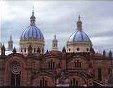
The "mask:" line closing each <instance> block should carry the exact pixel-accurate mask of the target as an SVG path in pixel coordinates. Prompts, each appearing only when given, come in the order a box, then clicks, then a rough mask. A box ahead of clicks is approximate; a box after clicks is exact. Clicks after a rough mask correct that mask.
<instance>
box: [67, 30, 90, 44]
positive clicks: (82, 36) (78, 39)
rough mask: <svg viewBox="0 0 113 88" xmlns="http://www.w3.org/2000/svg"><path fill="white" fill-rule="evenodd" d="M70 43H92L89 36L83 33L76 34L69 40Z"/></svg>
mask: <svg viewBox="0 0 113 88" xmlns="http://www.w3.org/2000/svg"><path fill="white" fill-rule="evenodd" d="M68 41H69V42H91V41H90V39H89V37H88V35H87V34H86V33H85V32H83V31H76V32H74V33H73V34H72V35H71V36H70V38H69V40H68Z"/></svg>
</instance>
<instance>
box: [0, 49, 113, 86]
mask: <svg viewBox="0 0 113 88" xmlns="http://www.w3.org/2000/svg"><path fill="white" fill-rule="evenodd" d="M77 61H78V62H80V63H81V65H80V64H79V66H78V67H76V66H75V63H76V62H77ZM111 61H112V60H111V59H109V58H104V57H103V56H102V55H101V56H97V55H90V54H89V55H88V54H85V55H76V54H72V55H71V54H69V53H62V52H60V53H55V54H54V51H52V52H49V53H48V54H45V55H42V54H40V55H39V56H37V57H36V56H26V57H25V56H23V55H22V54H17V53H16V54H10V55H9V56H7V57H6V58H5V59H2V58H0V86H3V85H4V86H10V85H11V64H12V63H13V62H18V63H19V64H20V68H21V74H20V77H21V81H20V86H41V83H40V82H41V80H42V81H43V82H45V85H47V86H55V85H56V83H59V84H60V83H64V84H65V83H67V84H69V85H71V82H72V81H73V80H74V79H75V81H77V82H78V86H81V85H82V86H83V85H92V84H93V81H97V82H100V83H103V84H105V83H107V82H108V79H109V75H110V73H109V68H111ZM112 63H113V61H112ZM98 68H101V75H102V80H98ZM112 70H113V69H112ZM112 74H113V73H112ZM67 80H68V81H67ZM46 82H47V83H46Z"/></svg>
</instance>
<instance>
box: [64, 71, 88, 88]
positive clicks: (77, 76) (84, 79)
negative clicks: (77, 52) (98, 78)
mask: <svg viewBox="0 0 113 88" xmlns="http://www.w3.org/2000/svg"><path fill="white" fill-rule="evenodd" d="M66 77H67V79H69V84H70V81H71V80H72V79H73V78H74V79H75V80H76V81H77V82H78V86H83V85H88V78H87V77H85V75H83V74H80V73H78V72H75V73H68V74H67V75H66Z"/></svg>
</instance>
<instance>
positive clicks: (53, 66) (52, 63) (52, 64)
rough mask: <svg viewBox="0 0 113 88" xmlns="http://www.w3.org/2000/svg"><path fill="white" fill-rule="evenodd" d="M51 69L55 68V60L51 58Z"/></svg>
mask: <svg viewBox="0 0 113 88" xmlns="http://www.w3.org/2000/svg"><path fill="white" fill-rule="evenodd" d="M48 67H49V69H54V68H55V62H54V61H53V60H52V59H51V61H50V62H49V63H48Z"/></svg>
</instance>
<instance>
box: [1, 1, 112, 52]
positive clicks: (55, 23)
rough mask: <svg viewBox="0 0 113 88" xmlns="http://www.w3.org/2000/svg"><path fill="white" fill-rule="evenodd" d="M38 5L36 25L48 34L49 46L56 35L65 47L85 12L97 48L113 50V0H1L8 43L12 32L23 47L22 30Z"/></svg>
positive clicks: (87, 30)
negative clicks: (21, 40) (21, 41)
mask: <svg viewBox="0 0 113 88" xmlns="http://www.w3.org/2000/svg"><path fill="white" fill-rule="evenodd" d="M33 7H34V11H35V17H36V26H37V27H38V28H39V29H40V30H41V31H42V33H43V35H44V38H45V50H47V49H48V50H51V47H52V39H53V38H54V35H56V37H57V39H58V48H59V50H62V48H63V47H64V46H66V43H67V41H68V39H69V37H70V35H71V34H72V33H73V32H75V30H76V22H77V20H78V16H79V15H80V16H81V21H82V23H83V31H84V32H85V33H86V34H87V35H88V36H89V38H90V40H91V41H92V43H93V48H94V49H95V51H96V52H102V51H103V50H106V51H109V50H112V51H113V1H89V0H88V1H73V0H72V1H51V0H50V1H35V0H34V1H27V0H25V1H11V0H10V1H7V0H6V1H2V0H1V1H0V35H1V36H0V41H1V42H2V43H4V44H5V46H6V48H7V42H8V40H9V37H10V35H12V37H13V41H14V46H15V47H16V48H17V49H19V40H20V36H21V34H22V32H23V31H24V29H26V28H27V27H28V26H29V25H30V21H29V20H30V16H31V13H32V9H33Z"/></svg>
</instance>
